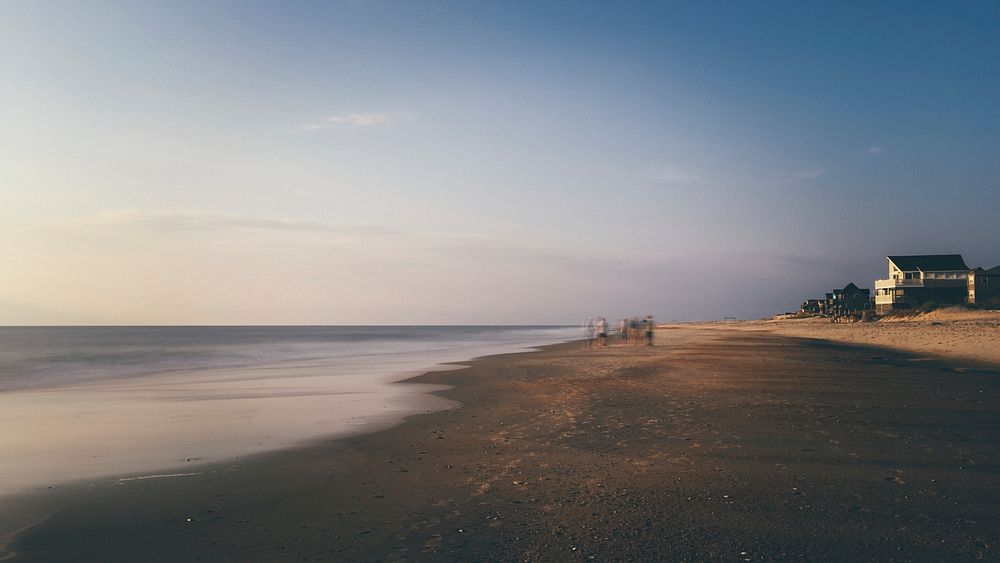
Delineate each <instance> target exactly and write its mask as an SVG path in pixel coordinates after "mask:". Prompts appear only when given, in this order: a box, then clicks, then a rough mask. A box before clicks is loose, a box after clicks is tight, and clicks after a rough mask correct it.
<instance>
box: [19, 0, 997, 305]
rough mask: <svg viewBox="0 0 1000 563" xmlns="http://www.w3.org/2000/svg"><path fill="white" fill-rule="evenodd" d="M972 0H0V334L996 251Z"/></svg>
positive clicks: (688, 296) (530, 298)
mask: <svg viewBox="0 0 1000 563" xmlns="http://www.w3.org/2000/svg"><path fill="white" fill-rule="evenodd" d="M998 26H1000V4H998V3H996V2H988V1H980V2H934V3H932V2H925V3H920V2H878V3H872V2H744V3H740V2H710V1H698V2H649V3H643V2H575V1H574V2H520V1H504V2H477V1H455V2H450V1H435V2H424V1H419V0H412V1H400V2H390V1H381V0H353V1H329V2H327V1H323V2H305V1H303V2H278V1H275V2H222V1H219V2H202V1H197V2H181V1H170V2H155V1H140V2H135V1H129V2H100V1H84V2H79V1H69V2H50V1H44V0H41V1H27V0H25V1H18V0H12V1H9V2H3V3H0V76H3V79H2V80H0V131H2V132H3V134H2V135H0V260H2V264H3V265H2V268H0V272H2V275H0V324H7V325H18V324H548V323H556V324H562V323H567V324H571V323H579V322H581V321H582V320H583V319H586V318H587V317H588V316H597V315H600V316H606V317H608V318H619V317H622V316H626V315H628V316H632V315H645V314H653V315H654V316H656V318H657V319H658V320H661V321H670V320H678V321H682V320H699V319H721V318H723V317H737V318H758V317H764V316H770V315H773V314H775V313H779V312H782V311H788V310H795V309H797V307H798V304H799V303H801V302H802V301H803V300H804V299H807V298H814V297H821V296H822V294H823V293H825V292H827V291H830V290H832V289H833V288H835V287H843V286H844V285H846V284H847V283H848V282H852V281H853V282H855V283H857V284H858V285H859V286H861V287H873V286H874V280H875V279H877V278H881V277H885V275H886V261H885V256H886V255H895V254H933V253H961V254H963V256H964V257H965V258H966V262H968V263H969V265H970V266H973V267H975V266H984V267H987V268H988V267H992V266H995V265H998V264H1000V221H997V219H996V212H997V210H998V209H1000V104H998V103H997V100H1000V55H998V53H1000V34H997V33H996V32H995V30H996V29H997V28H998Z"/></svg>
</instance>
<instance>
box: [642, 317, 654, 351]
mask: <svg viewBox="0 0 1000 563" xmlns="http://www.w3.org/2000/svg"><path fill="white" fill-rule="evenodd" d="M642 327H643V328H644V329H645V330H646V346H652V345H653V329H654V328H656V323H655V322H653V315H646V318H645V319H643V321H642Z"/></svg>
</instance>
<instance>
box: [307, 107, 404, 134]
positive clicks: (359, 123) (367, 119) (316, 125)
mask: <svg viewBox="0 0 1000 563" xmlns="http://www.w3.org/2000/svg"><path fill="white" fill-rule="evenodd" d="M413 120H414V117H413V115H412V114H409V113H399V114H396V113H381V112H356V113H345V114H342V115H334V116H332V117H327V118H326V119H323V120H322V121H312V122H308V123H304V124H302V125H299V126H298V127H297V129H298V130H299V131H320V130H323V129H332V128H335V127H339V128H358V129H375V128H380V127H395V126H396V125H397V124H399V123H403V122H406V121H413Z"/></svg>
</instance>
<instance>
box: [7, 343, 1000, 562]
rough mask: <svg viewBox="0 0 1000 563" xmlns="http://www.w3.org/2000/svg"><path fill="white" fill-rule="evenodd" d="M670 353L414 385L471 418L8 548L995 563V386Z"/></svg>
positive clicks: (949, 377) (115, 554) (51, 556)
mask: <svg viewBox="0 0 1000 563" xmlns="http://www.w3.org/2000/svg"><path fill="white" fill-rule="evenodd" d="M658 344H660V345H659V346H657V347H656V348H654V349H653V350H648V349H645V348H619V347H611V348H607V349H596V350H593V351H586V350H583V349H582V348H581V347H580V346H579V345H560V346H554V347H550V348H547V349H545V350H543V351H541V352H537V353H530V354H514V355H504V356H494V357H489V358H484V359H481V360H478V361H476V362H474V363H473V364H472V366H471V367H470V368H468V369H463V370H457V371H448V372H438V373H430V374H427V375H424V376H421V377H419V378H417V380H418V381H425V382H430V383H445V384H451V385H456V387H455V388H454V389H452V390H449V391H444V392H442V394H443V395H445V396H447V397H448V398H452V399H455V400H457V401H460V402H461V403H462V404H463V405H464V406H463V407H461V408H458V409H455V410H450V411H442V412H436V413H431V414H426V415H419V416H415V417H412V418H410V419H409V420H408V421H407V422H406V423H405V424H403V425H401V426H398V427H395V428H391V429H389V430H385V431H382V432H378V433H376V434H369V435H365V436H358V437H354V438H349V439H343V440H338V441H331V442H328V443H322V444H318V445H315V446H311V447H305V448H300V449H296V450H290V451H286V452H280V453H277V454H271V455H265V456H258V457H255V458H252V459H250V460H244V461H243V462H241V463H240V464H239V465H231V466H218V467H214V468H207V469H204V471H205V472H204V473H203V474H202V475H199V476H192V477H185V478H178V479H155V480H146V481H132V482H127V483H124V484H121V485H120V486H114V487H105V488H100V489H99V490H93V491H83V492H82V493H73V494H72V495H70V494H67V495H66V497H67V498H66V499H65V501H64V502H66V503H67V505H66V506H65V507H64V509H63V510H62V511H60V512H59V513H57V514H56V515H55V516H53V517H51V518H49V519H48V520H46V521H45V522H44V523H42V524H40V525H38V526H36V527H35V528H33V529H32V530H30V531H29V532H28V533H26V534H23V535H22V536H20V537H19V538H18V539H17V540H16V541H15V542H14V544H13V547H14V548H15V549H18V550H21V553H22V555H23V557H24V558H25V560H52V561H67V560H101V561H133V560H143V561H155V560H164V561H177V560H197V559H203V560H228V561H251V560H253V561H265V560H282V561H302V560H345V561H355V560H455V561H473V560H522V559H527V560H534V559H543V560H590V559H596V560H651V561H653V560H725V561H739V560H772V559H805V560H828V561H846V560H941V561H956V560H974V559H980V558H981V559H994V560H995V559H997V558H998V557H1000V555H998V552H997V547H996V546H997V542H998V541H1000V537H998V536H1000V509H998V508H997V507H996V503H995V499H997V498H1000V463H998V460H1000V377H997V376H998V375H1000V373H998V372H996V371H993V370H992V369H990V368H988V367H985V366H960V365H957V364H953V363H947V362H943V361H938V360H926V359H925V358H916V357H914V356H912V355H907V354H904V353H896V352H891V351H887V350H882V349H877V348H865V347H857V346H853V347H852V346H845V345H833V344H829V343H824V342H818V341H809V340H802V339H794V338H788V337H782V336H776V335H773V334H764V333H759V334H758V333H746V332H742V333H741V332H738V331H732V332H730V331H725V330H718V329H717V330H705V331H701V330H695V329H679V330H663V331H660V334H659V341H658ZM918 360H919V361H918ZM188 519H190V521H189V520H188Z"/></svg>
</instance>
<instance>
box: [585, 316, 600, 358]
mask: <svg viewBox="0 0 1000 563" xmlns="http://www.w3.org/2000/svg"><path fill="white" fill-rule="evenodd" d="M596 332H597V330H596V328H595V327H594V317H587V323H586V324H584V325H583V335H584V339H585V340H586V341H587V349H588V350H589V349H590V348H591V347H593V345H594V334H595V333H596Z"/></svg>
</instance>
